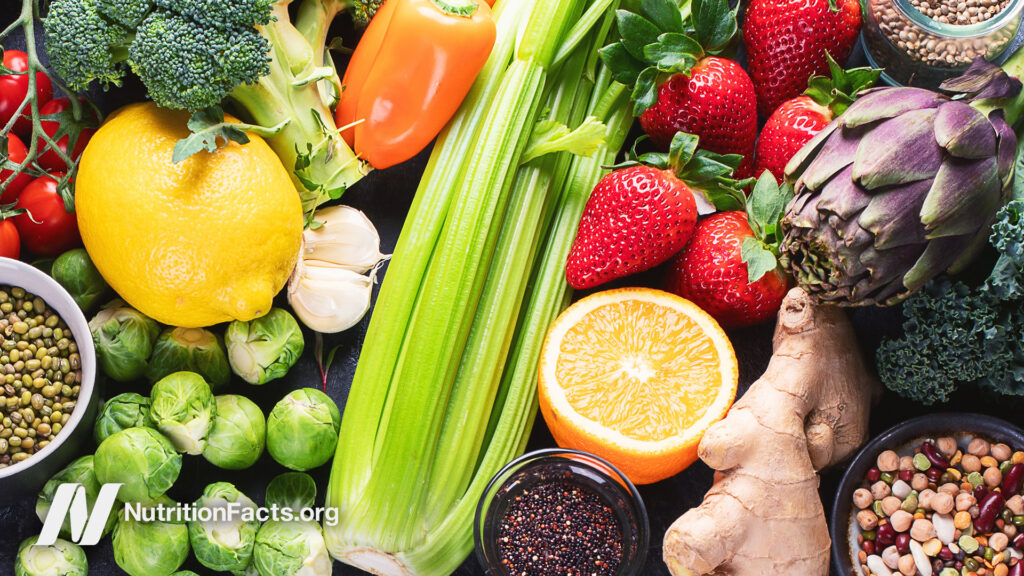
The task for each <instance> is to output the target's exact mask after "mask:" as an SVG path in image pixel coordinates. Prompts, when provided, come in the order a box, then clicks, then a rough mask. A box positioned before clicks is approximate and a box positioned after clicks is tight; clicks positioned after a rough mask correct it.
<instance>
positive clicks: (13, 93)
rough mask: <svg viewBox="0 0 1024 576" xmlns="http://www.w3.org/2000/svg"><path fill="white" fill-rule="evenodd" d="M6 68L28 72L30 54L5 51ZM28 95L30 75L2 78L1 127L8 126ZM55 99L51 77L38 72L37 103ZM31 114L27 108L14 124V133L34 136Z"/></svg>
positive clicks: (0, 88) (0, 90)
mask: <svg viewBox="0 0 1024 576" xmlns="http://www.w3.org/2000/svg"><path fill="white" fill-rule="evenodd" d="M4 66H6V67H7V68H8V69H10V70H14V71H15V72H24V71H26V70H28V54H25V53H24V52H22V51H21V50H5V51H4ZM26 94H28V74H8V75H6V76H0V126H6V125H7V123H8V122H9V121H10V120H11V118H13V117H14V113H15V112H17V110H18V107H19V106H21V103H22V102H23V101H24V100H25V95H26ZM50 98H53V86H52V85H51V84H50V77H49V76H47V75H46V74H45V73H43V72H36V101H37V102H38V103H39V106H42V105H43V104H46V103H47V102H49V101H50ZM30 118H31V112H30V111H29V109H28V108H27V107H26V108H25V111H24V112H23V113H22V115H21V118H19V119H18V121H17V122H15V123H14V132H15V133H16V134H17V135H18V136H21V137H22V138H23V139H27V138H29V137H30V136H31V135H32V120H31V119H30Z"/></svg>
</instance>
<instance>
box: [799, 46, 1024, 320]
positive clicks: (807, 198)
mask: <svg viewBox="0 0 1024 576" xmlns="http://www.w3.org/2000/svg"><path fill="white" fill-rule="evenodd" d="M1013 60H1014V61H1016V60H1017V58H1014V59H1013ZM942 88H943V89H944V90H946V91H948V92H950V94H949V95H944V94H939V93H936V92H932V91H930V90H924V89H921V88H876V89H873V90H868V91H865V92H863V93H862V94H863V95H862V96H861V98H860V99H859V100H857V101H856V102H855V103H853V104H852V105H851V106H850V107H849V108H848V109H847V110H846V112H844V113H843V114H842V115H841V116H839V117H838V118H836V119H835V120H834V121H833V122H832V123H831V124H829V125H828V126H827V127H826V128H825V129H824V130H823V131H822V132H821V133H819V134H818V135H817V136H815V137H814V138H813V139H812V140H811V141H810V142H808V143H807V145H806V146H804V147H803V148H802V149H801V150H800V151H799V152H798V153H797V154H796V155H795V156H794V157H793V158H792V160H790V162H789V164H788V165H787V166H786V175H787V177H788V178H790V179H793V180H795V182H796V196H795V197H794V199H793V201H792V202H791V203H790V204H789V207H788V209H787V214H786V217H785V218H784V220H783V231H784V238H783V241H782V245H781V253H782V263H783V265H784V266H785V267H786V268H787V269H788V270H789V271H790V272H791V273H792V274H793V276H794V277H795V278H796V279H797V281H798V282H799V283H800V284H801V285H802V286H803V287H804V289H805V290H807V292H808V293H809V294H811V295H812V297H814V298H815V299H816V300H818V301H820V302H827V303H833V304H840V305H848V306H858V305H892V304H895V303H897V302H900V301H901V300H903V299H904V298H906V297H907V296H908V295H910V294H911V293H913V292H914V291H916V290H918V289H919V288H921V287H922V286H924V285H925V284H926V283H928V281H929V280H931V279H932V278H934V277H936V276H937V275H939V274H941V273H943V272H950V273H956V272H957V271H958V270H960V269H962V268H963V267H964V266H966V265H967V264H969V263H970V262H971V260H972V259H973V258H974V256H976V255H977V253H978V251H980V250H981V249H982V248H983V247H984V246H985V244H986V241H987V239H988V235H989V229H990V228H991V225H992V222H993V221H994V219H995V215H996V212H997V211H998V210H999V208H1000V207H1001V206H1002V205H1003V204H1005V203H1006V201H1007V200H1008V199H1009V196H1010V193H1011V192H1012V187H1013V166H1014V158H1015V154H1016V146H1017V137H1016V135H1015V134H1014V132H1013V130H1012V129H1011V128H1010V124H1009V123H1007V121H1006V119H1005V115H1007V114H1010V115H1012V116H1016V114H1017V110H1015V108H1017V107H1018V106H1019V103H1017V102H1016V101H1015V100H1014V98H1015V97H1016V96H1017V95H1018V94H1019V93H1020V91H1021V83H1020V81H1018V80H1017V79H1016V78H1013V77H1011V76H1009V75H1007V74H1006V72H1005V71H1004V70H1003V69H1001V68H999V67H997V66H994V65H992V64H989V63H988V62H985V61H984V60H980V59H979V61H977V62H975V63H974V64H973V65H972V66H971V67H970V68H969V69H968V70H967V71H966V72H965V74H964V75H963V76H961V77H959V78H955V79H952V80H949V81H947V82H946V83H944V84H943V85H942ZM1003 106H1006V108H1005V109H1004V107H1003Z"/></svg>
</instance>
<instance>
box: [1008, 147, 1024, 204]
mask: <svg viewBox="0 0 1024 576" xmlns="http://www.w3.org/2000/svg"><path fill="white" fill-rule="evenodd" d="M1013 168H1014V170H1013V190H1012V198H1011V199H1012V200H1024V138H1022V139H1021V140H1020V141H1019V142H1018V143H1017V160H1016V162H1014V163H1013Z"/></svg>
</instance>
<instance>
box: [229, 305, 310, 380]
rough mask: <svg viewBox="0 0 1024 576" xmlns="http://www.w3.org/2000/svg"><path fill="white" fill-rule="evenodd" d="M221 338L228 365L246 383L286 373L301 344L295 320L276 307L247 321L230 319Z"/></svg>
mask: <svg viewBox="0 0 1024 576" xmlns="http://www.w3.org/2000/svg"><path fill="white" fill-rule="evenodd" d="M224 340H225V341H226V342H227V346H228V360H229V361H230V363H231V369H232V370H233V371H234V372H235V374H238V375H239V376H240V377H241V378H242V380H245V381H246V382H248V383H250V384H266V383H267V382H270V381H271V380H276V379H277V378H280V377H282V376H284V375H285V374H287V373H288V370H290V369H291V367H292V366H294V365H295V362H296V361H297V360H298V359H299V356H302V350H303V348H304V347H305V341H304V340H303V339H302V329H301V328H299V323H298V322H296V321H295V318H294V317H293V316H292V315H291V314H289V313H288V312H287V311H285V310H282V309H280V308H272V309H271V310H270V312H268V313H267V315H266V316H263V317H262V318H257V319H255V320H252V321H250V322H239V321H237V320H236V321H234V322H232V323H231V324H229V325H228V329H227V332H226V333H225V334H224Z"/></svg>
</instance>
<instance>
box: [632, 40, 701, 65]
mask: <svg viewBox="0 0 1024 576" xmlns="http://www.w3.org/2000/svg"><path fill="white" fill-rule="evenodd" d="M644 56H645V57H646V59H647V61H648V62H650V63H651V64H654V65H655V66H657V67H658V69H659V70H661V71H662V72H668V73H678V74H689V73H690V69H691V68H693V66H694V65H695V64H696V63H697V61H699V60H700V59H701V58H702V57H703V56H704V50H702V49H701V47H700V44H699V43H697V41H696V40H694V39H693V38H690V37H689V36H686V35H685V34H676V33H672V34H662V35H661V36H658V41H657V42H655V43H654V44H648V45H647V46H645V47H644Z"/></svg>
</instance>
